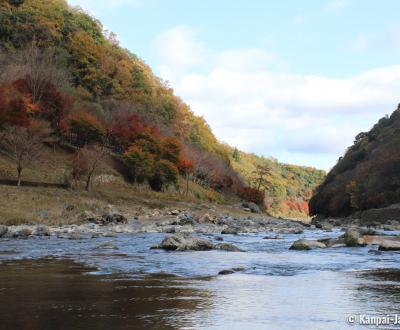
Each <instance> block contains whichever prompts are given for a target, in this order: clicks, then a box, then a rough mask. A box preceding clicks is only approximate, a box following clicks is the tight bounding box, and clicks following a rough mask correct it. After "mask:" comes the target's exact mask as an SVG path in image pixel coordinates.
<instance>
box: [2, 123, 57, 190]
mask: <svg viewBox="0 0 400 330" xmlns="http://www.w3.org/2000/svg"><path fill="white" fill-rule="evenodd" d="M51 133H52V131H51V129H50V128H49V126H48V124H47V123H45V122H42V121H31V122H30V124H29V125H28V126H27V127H23V126H7V127H6V128H5V129H4V131H3V132H2V133H0V134H1V140H0V152H1V153H3V154H5V155H6V156H8V157H10V158H11V159H12V160H13V161H14V162H15V165H16V170H17V186H20V185H21V178H22V171H23V170H24V169H25V168H26V167H27V166H29V165H31V164H32V163H33V162H35V161H39V160H40V159H41V157H42V152H43V150H44V143H45V142H50V141H51Z"/></svg>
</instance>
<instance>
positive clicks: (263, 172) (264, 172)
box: [253, 165, 272, 190]
mask: <svg viewBox="0 0 400 330" xmlns="http://www.w3.org/2000/svg"><path fill="white" fill-rule="evenodd" d="M271 173H272V169H271V167H270V166H269V165H257V167H256V170H255V171H254V172H253V175H254V179H253V180H254V183H255V185H256V187H257V189H258V190H260V189H262V188H263V189H265V188H266V187H267V185H268V184H269V180H268V177H269V176H270V175H271Z"/></svg>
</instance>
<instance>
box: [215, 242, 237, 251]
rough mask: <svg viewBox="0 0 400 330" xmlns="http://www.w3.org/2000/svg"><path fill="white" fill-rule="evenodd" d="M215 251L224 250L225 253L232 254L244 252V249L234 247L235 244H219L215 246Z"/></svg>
mask: <svg viewBox="0 0 400 330" xmlns="http://www.w3.org/2000/svg"><path fill="white" fill-rule="evenodd" d="M214 249H216V250H223V251H230V252H244V251H243V250H242V249H239V248H238V247H236V246H234V245H233V244H229V243H218V244H216V245H214Z"/></svg>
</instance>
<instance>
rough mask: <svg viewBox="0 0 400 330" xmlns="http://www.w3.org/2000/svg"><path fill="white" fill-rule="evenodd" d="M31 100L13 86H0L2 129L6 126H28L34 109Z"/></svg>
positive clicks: (0, 125) (0, 124)
mask: <svg viewBox="0 0 400 330" xmlns="http://www.w3.org/2000/svg"><path fill="white" fill-rule="evenodd" d="M32 106H33V105H32V104H31V102H30V100H29V98H27V97H25V96H24V95H23V94H22V93H20V92H19V91H18V90H17V89H16V88H15V86H14V85H13V84H3V85H1V86H0V129H1V128H2V127H4V126H5V125H7V124H8V125H17V126H27V125H28V124H29V120H30V118H29V112H30V111H31V110H32V109H33V107H32Z"/></svg>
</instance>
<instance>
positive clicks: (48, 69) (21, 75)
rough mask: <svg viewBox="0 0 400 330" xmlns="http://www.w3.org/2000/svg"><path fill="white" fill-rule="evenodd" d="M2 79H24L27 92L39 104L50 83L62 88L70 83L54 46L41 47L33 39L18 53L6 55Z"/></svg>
mask: <svg viewBox="0 0 400 330" xmlns="http://www.w3.org/2000/svg"><path fill="white" fill-rule="evenodd" d="M6 56H7V57H8V59H6V60H4V62H5V63H4V64H5V67H4V69H3V71H2V75H1V80H2V81H5V82H7V81H15V80H18V79H23V80H24V82H25V86H26V92H28V93H29V95H30V97H31V99H32V103H34V104H38V103H40V101H41V100H42V97H43V95H44V94H45V93H46V91H47V89H48V86H49V84H51V85H53V86H55V87H57V88H60V87H63V86H65V85H66V84H67V83H68V80H69V77H68V74H67V73H66V71H65V70H63V69H61V65H60V60H59V58H58V56H57V54H56V51H55V49H54V48H46V49H41V48H39V47H38V45H37V42H36V41H35V40H33V41H32V42H31V43H29V44H27V45H26V46H25V47H24V48H22V49H21V50H20V51H18V52H17V53H10V54H7V55H6Z"/></svg>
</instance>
